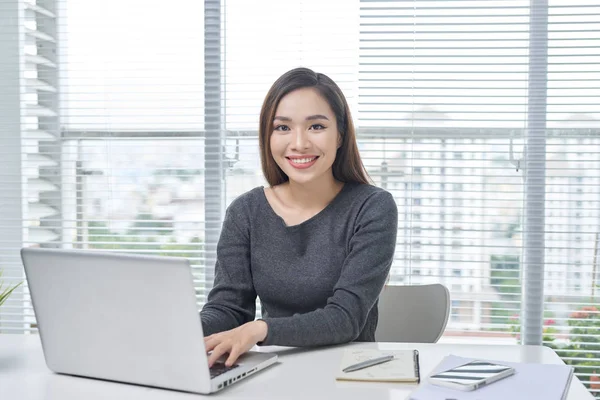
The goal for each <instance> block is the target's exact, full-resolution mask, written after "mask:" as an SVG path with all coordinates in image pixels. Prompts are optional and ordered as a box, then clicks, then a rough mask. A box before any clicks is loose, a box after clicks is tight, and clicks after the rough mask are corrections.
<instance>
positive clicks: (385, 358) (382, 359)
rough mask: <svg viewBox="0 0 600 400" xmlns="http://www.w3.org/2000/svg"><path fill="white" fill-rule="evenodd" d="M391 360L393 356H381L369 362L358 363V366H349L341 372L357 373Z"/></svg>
mask: <svg viewBox="0 0 600 400" xmlns="http://www.w3.org/2000/svg"><path fill="white" fill-rule="evenodd" d="M393 359H394V356H383V357H378V358H373V359H371V360H367V361H362V362H359V363H358V364H353V365H350V366H348V367H346V368H344V369H343V370H342V371H343V372H352V371H358V370H359V369H363V368H367V367H372V366H373V365H378V364H383V363H384V362H388V361H392V360H393Z"/></svg>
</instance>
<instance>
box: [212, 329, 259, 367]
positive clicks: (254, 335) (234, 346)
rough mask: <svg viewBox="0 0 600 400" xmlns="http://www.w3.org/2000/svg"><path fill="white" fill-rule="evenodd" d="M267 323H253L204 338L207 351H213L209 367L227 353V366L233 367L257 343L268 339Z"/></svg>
mask: <svg viewBox="0 0 600 400" xmlns="http://www.w3.org/2000/svg"><path fill="white" fill-rule="evenodd" d="M267 331H268V327H267V323H266V322H265V321H252V322H248V323H246V324H244V325H242V326H240V327H237V328H235V329H231V330H229V331H225V332H219V333H215V334H214V335H210V336H206V337H205V338H204V345H205V346H206V351H207V352H209V351H211V350H212V354H211V355H210V356H209V357H208V366H209V367H212V366H213V364H214V363H215V362H216V361H217V360H218V359H219V358H220V357H221V356H222V355H223V354H225V353H229V357H228V358H227V361H225V365H226V366H228V367H231V366H232V365H233V364H234V363H235V361H236V360H237V359H238V357H239V356H241V355H242V354H244V353H245V352H247V351H248V350H250V349H251V348H252V347H253V346H254V345H255V344H256V343H258V342H262V341H263V340H265V338H266V337H267Z"/></svg>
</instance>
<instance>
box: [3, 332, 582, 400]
mask: <svg viewBox="0 0 600 400" xmlns="http://www.w3.org/2000/svg"><path fill="white" fill-rule="evenodd" d="M350 346H365V347H372V348H376V347H379V348H381V349H403V348H416V349H418V350H419V352H420V361H421V374H422V376H427V375H428V374H429V372H430V371H431V370H432V369H433V368H434V367H435V366H436V365H437V364H438V363H439V362H440V361H441V359H442V358H443V357H444V356H445V355H447V354H449V353H453V354H456V355H459V356H466V357H481V358H488V359H492V360H504V361H517V362H519V361H520V362H541V363H547V364H560V363H562V361H561V360H560V358H559V357H558V356H557V355H556V354H555V353H554V352H553V351H552V350H550V349H548V348H546V347H537V346H514V345H513V346H505V345H489V346H485V345H449V344H412V345H411V344H399V343H394V344H392V343H379V344H377V343H369V344H366V343H354V344H351V345H350ZM343 347H345V346H336V347H329V348H325V349H316V350H299V349H285V348H275V347H270V348H263V349H261V351H276V352H277V353H278V354H279V355H280V357H279V362H278V363H277V364H275V365H274V366H272V367H269V368H268V369H266V370H264V371H261V372H260V373H258V374H256V375H254V376H252V377H250V378H248V379H245V380H243V381H241V382H239V383H236V384H235V385H232V386H231V387H229V388H227V389H225V390H223V391H221V392H219V393H217V394H213V395H211V396H210V397H212V398H218V399H344V400H353V399H357V400H358V399H360V400H364V399H368V400H378V399H386V400H396V399H398V400H404V399H405V398H406V396H407V395H408V394H409V393H410V392H411V391H412V390H413V389H414V388H415V385H411V384H399V383H366V382H338V381H336V380H335V379H334V373H335V371H336V370H337V368H338V367H339V363H340V360H341V354H342V349H343ZM201 398H204V397H203V396H201V395H194V394H188V393H181V392H174V391H168V390H161V389H151V388H146V387H141V386H134V385H127V384H121V383H114V382H105V381H99V380H94V379H86V378H76V377H70V376H63V375H58V374H54V373H52V372H50V371H49V370H48V369H47V368H46V364H45V363H44V357H43V354H42V348H41V345H40V342H39V338H38V336H35V335H0V399H3V400H4V399H11V400H12V399H15V400H16V399H19V400H42V399H44V400H58V399H60V400H71V399H72V400H80V399H85V400H96V399H111V400H117V399H129V400H130V399H134V400H135V399H144V400H167V399H169V400H172V399H174V400H178V399H181V400H186V399H188V400H192V399H196V400H197V399H201ZM592 399H593V397H592V395H591V394H590V393H589V392H588V391H587V390H586V389H585V387H584V386H583V385H582V384H581V382H580V381H579V380H578V379H577V378H576V377H573V382H572V383H571V389H570V392H569V397H568V400H592Z"/></svg>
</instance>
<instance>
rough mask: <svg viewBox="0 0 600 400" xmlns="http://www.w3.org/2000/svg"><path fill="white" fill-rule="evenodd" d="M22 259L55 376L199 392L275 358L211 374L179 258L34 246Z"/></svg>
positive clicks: (188, 278)
mask: <svg viewBox="0 0 600 400" xmlns="http://www.w3.org/2000/svg"><path fill="white" fill-rule="evenodd" d="M21 257H22V259H23V264H24V266H25V274H26V277H27V282H28V284H29V290H30V292H31V298H32V302H33V308H34V311H35V315H36V318H37V322H38V328H39V332H40V337H41V341H42V347H43V350H44V357H45V359H46V364H47V365H48V368H50V369H51V370H52V371H54V372H57V373H62V374H70V375H78V376H84V377H92V378H98V379H106V380H112V381H119V382H127V383H133V384H139V385H146V386H153V387H160V388H166V389H174V390H180V391H186V392H194V393H203V394H205V393H211V392H215V391H218V390H220V389H223V388H225V387H227V386H229V385H230V384H233V383H235V382H238V381H240V380H242V379H244V378H246V377H248V376H250V375H252V374H254V373H256V372H257V371H259V370H261V369H263V368H265V367H267V366H269V365H272V364H273V363H275V361H276V360H277V355H275V354H269V353H261V352H249V353H247V354H245V355H243V356H242V357H240V359H239V360H238V362H237V363H236V365H237V366H234V367H233V368H231V369H227V368H225V365H224V364H223V363H219V364H217V365H216V366H215V367H213V368H211V369H210V370H209V368H208V361H207V354H206V349H205V347H204V339H203V337H204V335H203V333H202V324H201V322H200V316H199V314H198V310H197V304H196V293H195V289H194V285H193V277H192V273H191V268H190V265H189V263H188V261H187V260H186V259H184V258H175V257H157V256H140V255H129V254H117V253H107V252H101V251H87V250H85V251H77V250H54V249H39V248H24V249H22V250H21Z"/></svg>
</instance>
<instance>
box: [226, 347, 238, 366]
mask: <svg viewBox="0 0 600 400" xmlns="http://www.w3.org/2000/svg"><path fill="white" fill-rule="evenodd" d="M240 350H241V349H240V348H239V346H233V348H232V349H231V350H230V351H229V357H227V360H226V361H225V365H226V366H228V367H231V366H232V365H233V364H235V362H236V361H237V359H238V357H239V356H240V353H242V351H240Z"/></svg>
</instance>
